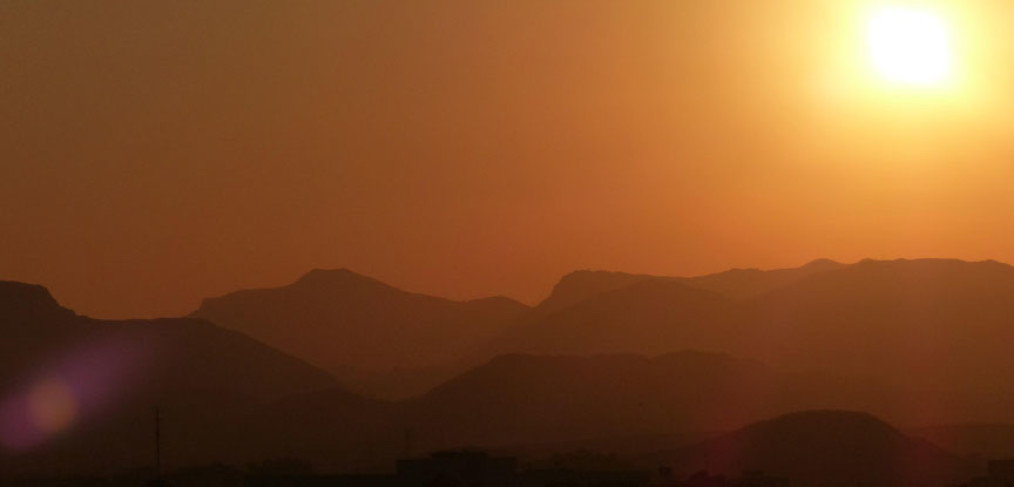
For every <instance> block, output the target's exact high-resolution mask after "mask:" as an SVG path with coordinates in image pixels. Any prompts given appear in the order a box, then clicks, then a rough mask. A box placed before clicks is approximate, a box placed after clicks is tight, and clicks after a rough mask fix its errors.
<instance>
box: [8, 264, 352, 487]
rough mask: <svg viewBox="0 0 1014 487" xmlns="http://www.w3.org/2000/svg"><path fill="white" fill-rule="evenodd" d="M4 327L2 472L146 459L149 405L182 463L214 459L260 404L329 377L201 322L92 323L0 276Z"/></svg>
mask: <svg viewBox="0 0 1014 487" xmlns="http://www.w3.org/2000/svg"><path fill="white" fill-rule="evenodd" d="M0 335H2V336H3V340H0V450H3V452H4V455H5V456H6V457H9V458H10V459H11V460H10V461H5V465H4V467H5V470H6V471H7V472H10V471H12V470H14V469H15V467H16V468H23V469H27V470H31V469H33V468H41V469H43V470H46V471H49V472H50V473H57V472H59V471H60V469H67V470H74V469H82V470H101V469H111V470H112V469H118V468H123V467H125V466H138V465H149V464H150V461H151V452H150V445H151V425H152V421H151V416H152V411H153V408H154V407H155V405H156V404H158V405H161V406H162V407H163V410H164V411H165V415H166V420H167V423H168V425H167V427H168V428H169V429H168V430H169V431H172V432H173V433H172V434H171V435H169V436H168V438H171V439H170V440H169V441H170V444H171V445H172V446H173V447H175V448H177V453H176V457H175V459H176V460H177V461H187V460H196V459H198V458H211V457H215V456H218V455H219V454H222V452H223V450H222V449H220V448H219V447H223V444H222V442H223V441H224V440H225V439H226V436H227V435H226V433H228V431H229V430H230V429H231V428H234V424H235V423H236V422H237V421H238V420H239V419H240V418H242V417H243V416H244V415H246V414H247V413H248V412H249V410H251V409H252V408H255V407H256V406H257V405H258V404H262V403H267V402H270V401H275V400H278V399H280V398H282V397H286V396H289V395H292V394H297V393H301V392H306V391H312V390H318V389H324V388H329V387H334V385H335V382H334V379H333V378H332V377H331V376H330V375H328V374H327V373H326V372H324V371H321V370H320V369H317V368H314V367H312V366H310V365H307V364H305V363H303V362H301V361H299V360H297V359H295V358H293V357H290V356H288V355H285V354H283V353H281V352H279V351H277V350H274V349H272V348H270V347H268V346H266V345H264V344H261V343H259V342H257V341H255V340H253V339H250V338H248V337H246V336H244V335H241V334H239V333H237V332H234V331H230V330H226V329H224V328H220V327H218V326H215V325H213V324H211V323H208V322H206V321H203V320H198V319H191V318H184V319H160V320H127V321H104V320H95V319H91V318H87V317H83V316H78V315H76V314H74V313H73V312H71V311H69V310H67V309H66V308H63V307H61V306H60V305H59V304H58V303H57V302H56V301H55V300H54V299H53V298H52V296H50V294H49V293H48V291H46V290H45V288H42V287H41V286H33V285H27V284H20V283H11V282H5V283H0ZM40 408H41V409H40ZM170 425H171V426H170ZM240 444H242V443H240ZM233 445H234V444H233ZM229 449H231V446H230V447H228V448H225V451H228V450H229ZM56 459H58V460H56Z"/></svg>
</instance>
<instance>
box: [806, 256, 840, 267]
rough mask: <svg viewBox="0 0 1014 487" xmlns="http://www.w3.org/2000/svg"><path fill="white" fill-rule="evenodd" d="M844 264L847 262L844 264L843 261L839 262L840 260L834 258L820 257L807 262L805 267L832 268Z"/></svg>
mask: <svg viewBox="0 0 1014 487" xmlns="http://www.w3.org/2000/svg"><path fill="white" fill-rule="evenodd" d="M843 265H845V264H842V263H841V262H838V261H834V260H831V259H827V258H820V259H814V260H811V261H810V262H807V263H806V264H805V265H804V266H803V268H805V269H826V268H831V267H841V266H843Z"/></svg>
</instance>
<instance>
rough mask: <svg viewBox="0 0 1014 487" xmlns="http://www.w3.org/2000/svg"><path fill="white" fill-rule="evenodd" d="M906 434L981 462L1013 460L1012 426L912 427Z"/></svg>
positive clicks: (977, 424)
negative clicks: (1001, 459) (1003, 459)
mask: <svg viewBox="0 0 1014 487" xmlns="http://www.w3.org/2000/svg"><path fill="white" fill-rule="evenodd" d="M906 432H907V433H909V434H911V435H914V436H918V437H920V438H926V439H927V440H929V441H930V442H932V443H933V444H935V445H937V446H940V447H941V448H944V449H946V450H949V451H953V452H956V453H959V454H961V455H965V456H968V457H973V458H976V459H979V460H981V461H982V462H985V461H986V460H990V459H998V458H1014V425H1011V424H998V423H993V424H986V423H965V424H950V425H936V426H925V427H921V428H913V429H911V430H908V431H906Z"/></svg>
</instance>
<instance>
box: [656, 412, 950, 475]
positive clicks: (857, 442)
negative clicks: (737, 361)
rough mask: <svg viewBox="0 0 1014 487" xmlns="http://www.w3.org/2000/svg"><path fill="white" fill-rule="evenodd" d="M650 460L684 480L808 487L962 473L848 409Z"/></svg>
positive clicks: (764, 426)
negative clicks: (739, 478) (699, 477)
mask: <svg viewBox="0 0 1014 487" xmlns="http://www.w3.org/2000/svg"><path fill="white" fill-rule="evenodd" d="M650 461H652V462H659V461H661V462H664V463H670V464H672V465H674V466H675V468H676V470H677V471H679V472H682V473H684V474H689V473H693V472H695V471H700V470H707V471H709V472H711V473H718V474H725V475H739V474H741V473H742V472H748V471H762V472H764V473H766V474H768V475H773V476H777V477H783V478H788V479H789V481H790V483H791V484H792V485H808V486H852V485H867V486H883V487H897V486H915V485H945V484H946V483H948V482H953V481H955V480H957V479H960V478H963V477H965V476H966V475H967V474H968V466H967V465H966V463H965V462H964V461H963V460H962V459H961V458H959V457H957V456H956V455H954V454H952V453H949V452H946V451H944V450H942V449H940V448H938V447H936V446H934V445H932V444H930V443H928V442H926V441H925V440H921V439H917V438H912V437H908V436H906V435H904V434H902V433H901V432H899V431H898V430H897V429H895V428H894V427H892V426H890V425H889V424H887V423H885V422H883V421H881V420H879V419H877V418H875V417H873V416H871V415H869V414H865V413H858V412H849V411H804V412H797V413H792V414H788V415H784V416H780V417H777V418H774V419H770V420H766V421H761V422H758V423H755V424H751V425H749V426H747V427H745V428H742V429H740V430H738V431H736V432H733V433H730V434H726V435H722V436H720V437H717V438H715V439H712V440H709V441H707V442H705V443H703V444H700V445H697V446H694V447H689V448H684V449H680V450H676V451H674V452H670V453H668V454H660V455H653V456H652V457H651V458H650Z"/></svg>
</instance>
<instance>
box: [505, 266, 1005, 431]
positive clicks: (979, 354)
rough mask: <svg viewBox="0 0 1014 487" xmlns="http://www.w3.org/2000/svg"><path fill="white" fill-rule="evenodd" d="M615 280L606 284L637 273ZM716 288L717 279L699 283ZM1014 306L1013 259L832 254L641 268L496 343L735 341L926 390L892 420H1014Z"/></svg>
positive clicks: (541, 346) (515, 348)
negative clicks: (671, 274) (840, 259)
mask: <svg viewBox="0 0 1014 487" xmlns="http://www.w3.org/2000/svg"><path fill="white" fill-rule="evenodd" d="M581 275H582V276H584V277H586V278H595V279H598V278H599V277H601V276H599V275H598V274H595V273H582V274H581ZM596 276H598V277H596ZM607 276H608V275H607ZM615 277H616V276H612V277H607V278H605V279H603V281H609V282H611V283H613V284H618V282H619V281H622V280H625V279H626V280H629V279H628V278H630V276H625V277H621V278H619V279H614V278H615ZM695 283H696V284H695ZM600 284H601V283H600ZM566 287H570V288H578V287H580V288H582V289H592V288H594V287H595V286H590V285H587V284H585V285H582V286H577V287H575V286H574V285H573V283H571V284H568V285H567V286H566ZM614 287H615V286H614ZM703 287H708V288H710V289H711V290H710V291H709V290H706V289H698V288H703ZM601 288H602V286H599V288H598V289H601ZM715 291H721V292H715ZM576 295H577V294H570V296H576ZM1011 317H1014V268H1011V267H1010V266H1008V265H1006V264H1001V263H997V262H992V261H987V262H963V261H958V260H941V259H922V260H895V261H873V260H867V261H862V262H859V263H856V264H851V265H840V264H835V263H832V262H828V261H818V262H815V263H812V264H810V265H807V266H804V267H802V268H800V269H796V270H780V271H766V272H765V271H730V272H728V273H722V274H717V275H713V276H705V277H702V278H693V279H675V278H651V277H644V276H641V277H638V278H636V279H633V283H630V284H627V285H625V286H619V287H617V288H614V289H611V290H608V291H604V292H599V293H597V294H593V295H591V296H589V297H587V298H585V299H584V300H582V301H580V302H578V303H576V304H573V305H570V306H568V307H564V308H562V309H559V310H556V311H553V312H550V313H546V314H545V315H543V316H536V317H534V318H532V319H531V320H530V321H529V322H526V323H525V324H523V325H521V326H519V327H517V329H513V330H510V332H509V333H506V334H505V335H504V336H502V337H501V338H500V339H499V340H498V341H497V342H496V343H494V344H493V345H492V346H491V349H492V350H493V351H495V352H496V353H540V354H553V353H576V354H593V353H642V354H649V355H653V354H658V353H664V352H665V351H669V350H679V349H684V348H695V349H707V350H716V351H723V352H728V353H732V354H733V355H737V356H745V357H756V358H758V359H760V360H762V361H764V362H765V363H768V364H770V365H771V366H773V367H775V368H777V369H779V370H796V371H806V370H823V371H827V372H830V373H833V374H835V375H844V376H857V377H872V378H875V381H876V382H877V383H878V384H879V385H880V386H882V387H884V388H888V389H899V388H900V389H908V390H915V391H919V396H918V399H916V398H914V397H913V398H909V399H906V398H905V397H903V396H895V398H894V400H896V404H895V405H894V406H895V407H893V410H895V411H897V412H898V413H899V414H900V415H901V416H898V417H894V416H892V417H891V419H892V420H901V421H905V422H907V423H926V422H941V421H955V420H965V421H992V422H997V421H1012V420H1014V413H1012V412H1011V410H1010V408H1009V407H1008V405H1009V404H1011V403H1012V402H1014V385H1012V384H1009V383H1008V381H1006V380H1005V379H1004V378H1005V377H1007V376H1009V375H1010V374H1011V373H1014V355H1011V354H1010V353H1008V351H1007V346H1006V344H1007V343H1009V342H1010V341H1011V340H1012V339H1014V330H1012V329H1011V328H1010V326H1009V324H1010V319H1011ZM905 402H907V403H908V404H905ZM906 408H907V409H908V411H907V412H905V409H906Z"/></svg>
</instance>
